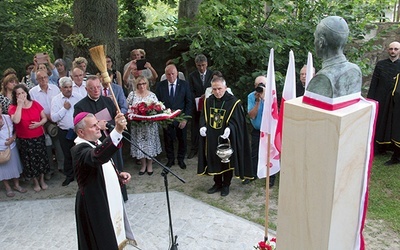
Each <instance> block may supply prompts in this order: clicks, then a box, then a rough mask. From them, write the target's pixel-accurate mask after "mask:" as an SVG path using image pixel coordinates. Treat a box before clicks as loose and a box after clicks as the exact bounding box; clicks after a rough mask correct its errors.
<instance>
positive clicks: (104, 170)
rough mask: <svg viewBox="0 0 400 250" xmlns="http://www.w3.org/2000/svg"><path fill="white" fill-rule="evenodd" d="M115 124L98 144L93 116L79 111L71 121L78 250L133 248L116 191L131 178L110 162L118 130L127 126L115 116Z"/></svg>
mask: <svg viewBox="0 0 400 250" xmlns="http://www.w3.org/2000/svg"><path fill="white" fill-rule="evenodd" d="M115 124H116V126H115V129H114V130H113V131H111V133H110V135H109V136H108V137H106V138H105V139H104V141H103V142H101V141H100V140H99V138H100V137H101V132H100V126H99V124H98V121H97V119H96V117H95V116H94V115H93V114H90V113H87V112H81V113H79V114H78V115H77V116H76V117H75V118H74V125H75V128H74V129H75V132H76V134H77V135H78V137H77V138H76V139H75V143H76V145H75V146H74V147H72V149H71V153H72V160H73V166H74V169H75V172H76V177H77V182H78V186H79V190H78V192H77V194H76V204H75V216H76V226H77V233H78V249H80V250H86V249H88V250H91V249H104V250H109V249H122V247H124V246H125V245H126V244H128V243H130V244H134V245H136V242H135V239H134V235H133V233H132V230H131V227H130V224H129V221H128V219H127V215H126V211H125V207H124V202H123V198H122V195H121V192H120V185H122V184H124V185H125V184H126V183H127V182H128V181H129V180H130V179H131V176H130V174H129V173H126V172H119V171H118V170H117V169H116V168H115V166H114V165H113V164H112V162H111V161H110V159H111V156H112V155H113V154H114V153H115V152H116V151H117V150H118V149H119V148H120V147H121V146H122V145H121V140H122V131H123V129H124V127H126V124H127V123H126V119H125V117H124V115H123V114H118V115H117V116H116V117H115Z"/></svg>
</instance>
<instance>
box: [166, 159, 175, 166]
mask: <svg viewBox="0 0 400 250" xmlns="http://www.w3.org/2000/svg"><path fill="white" fill-rule="evenodd" d="M173 165H175V162H174V161H170V160H168V162H167V164H166V165H165V166H167V168H171V167H172V166H173Z"/></svg>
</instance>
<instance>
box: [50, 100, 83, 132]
mask: <svg viewBox="0 0 400 250" xmlns="http://www.w3.org/2000/svg"><path fill="white" fill-rule="evenodd" d="M81 99H82V96H81V95H79V94H76V93H72V94H71V96H70V97H69V98H67V97H65V96H64V95H63V93H59V94H58V95H56V96H55V97H53V100H52V101H51V119H52V120H53V121H54V122H56V123H57V126H58V127H59V128H61V129H63V130H68V129H70V128H74V105H75V104H76V103H77V102H79V101H80V100H81ZM66 101H68V102H69V103H70V104H71V107H70V108H69V109H65V108H64V103H65V102H66Z"/></svg>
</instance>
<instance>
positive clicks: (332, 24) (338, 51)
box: [307, 16, 362, 98]
mask: <svg viewBox="0 0 400 250" xmlns="http://www.w3.org/2000/svg"><path fill="white" fill-rule="evenodd" d="M348 35H349V28H348V26H347V23H346V21H345V20H344V19H343V18H342V17H339V16H329V17H326V18H324V19H322V21H321V22H320V23H319V24H318V25H317V28H316V30H315V33H314V45H315V51H316V55H317V56H318V57H320V58H321V59H322V69H321V70H320V71H318V72H317V74H316V75H315V76H314V77H313V78H312V79H311V81H310V82H309V84H308V86H307V91H308V92H312V93H315V94H319V95H322V96H325V97H329V98H337V97H342V96H346V95H350V94H355V93H358V92H361V85H362V74H361V70H360V68H359V67H358V66H357V65H356V64H354V63H350V62H348V61H347V59H346V57H345V55H344V54H343V49H344V46H345V44H346V42H347V38H348Z"/></svg>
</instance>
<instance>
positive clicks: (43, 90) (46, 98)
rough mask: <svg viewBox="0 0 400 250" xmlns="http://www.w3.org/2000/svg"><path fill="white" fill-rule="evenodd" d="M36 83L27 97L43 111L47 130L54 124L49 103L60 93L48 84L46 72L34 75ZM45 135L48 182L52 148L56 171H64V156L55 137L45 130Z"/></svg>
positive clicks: (54, 86)
mask: <svg viewBox="0 0 400 250" xmlns="http://www.w3.org/2000/svg"><path fill="white" fill-rule="evenodd" d="M36 81H37V83H38V85H36V86H35V87H33V88H32V89H31V90H29V95H30V96H31V98H32V100H35V101H37V102H38V103H40V105H42V107H43V109H44V113H45V114H46V117H47V122H46V124H45V128H49V127H51V126H52V125H53V127H54V126H56V125H55V123H54V122H53V120H52V119H51V101H52V100H53V97H54V96H56V95H58V94H59V93H60V89H59V88H58V87H57V86H56V85H54V84H49V76H48V74H47V71H46V70H39V71H38V72H37V73H36ZM45 132H46V134H48V135H50V137H51V144H52V145H48V146H47V154H48V156H49V164H50V172H49V173H47V174H45V176H44V178H45V179H46V180H50V178H51V176H52V174H54V169H55V166H54V162H53V152H52V149H53V147H54V149H55V152H56V159H57V165H58V170H59V171H62V170H63V169H64V154H63V151H62V148H61V145H60V141H59V140H58V137H57V135H56V134H55V135H54V134H52V133H49V131H48V130H47V129H46V131H45Z"/></svg>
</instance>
